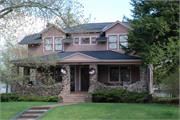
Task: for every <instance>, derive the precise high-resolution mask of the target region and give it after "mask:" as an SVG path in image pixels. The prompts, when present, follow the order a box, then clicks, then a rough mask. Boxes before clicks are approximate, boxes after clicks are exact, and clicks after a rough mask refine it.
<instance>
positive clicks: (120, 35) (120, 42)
mask: <svg viewBox="0 0 180 120" xmlns="http://www.w3.org/2000/svg"><path fill="white" fill-rule="evenodd" d="M120 36H127V34H126V35H119V49H122V48H121V46H120V44H121V43H127V44H128V42H121V40H120ZM128 45H129V44H128ZM128 47H129V46H128Z"/></svg>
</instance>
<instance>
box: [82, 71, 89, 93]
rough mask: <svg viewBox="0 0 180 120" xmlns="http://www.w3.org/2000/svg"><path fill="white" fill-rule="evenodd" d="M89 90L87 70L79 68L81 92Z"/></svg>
mask: <svg viewBox="0 0 180 120" xmlns="http://www.w3.org/2000/svg"><path fill="white" fill-rule="evenodd" d="M88 89H89V68H81V91H88Z"/></svg>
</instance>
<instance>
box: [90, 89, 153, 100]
mask: <svg viewBox="0 0 180 120" xmlns="http://www.w3.org/2000/svg"><path fill="white" fill-rule="evenodd" d="M89 94H92V99H93V101H94V102H120V103H131V102H133V103H134V102H138V103H139V102H143V100H144V98H145V97H146V96H147V95H148V94H149V91H147V92H142V93H139V92H136V91H128V90H126V89H124V90H117V89H111V90H107V91H96V92H94V93H89Z"/></svg>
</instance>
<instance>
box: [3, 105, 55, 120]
mask: <svg viewBox="0 0 180 120" xmlns="http://www.w3.org/2000/svg"><path fill="white" fill-rule="evenodd" d="M0 104H1V111H0V114H1V120H2V119H10V118H12V117H13V116H15V115H16V114H18V113H20V112H22V111H23V110H25V109H27V108H28V107H32V106H41V105H52V104H58V102H1V103H0Z"/></svg>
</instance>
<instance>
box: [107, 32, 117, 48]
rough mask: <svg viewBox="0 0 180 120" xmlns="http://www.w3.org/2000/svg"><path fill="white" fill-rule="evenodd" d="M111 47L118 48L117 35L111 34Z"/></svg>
mask: <svg viewBox="0 0 180 120" xmlns="http://www.w3.org/2000/svg"><path fill="white" fill-rule="evenodd" d="M109 49H117V36H116V35H111V36H109Z"/></svg>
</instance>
